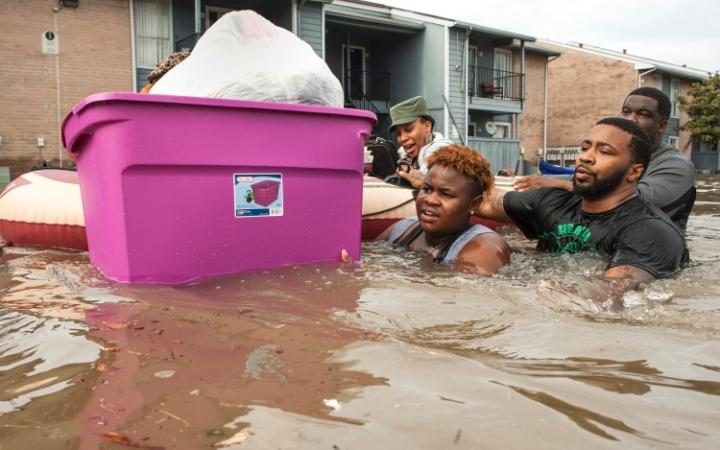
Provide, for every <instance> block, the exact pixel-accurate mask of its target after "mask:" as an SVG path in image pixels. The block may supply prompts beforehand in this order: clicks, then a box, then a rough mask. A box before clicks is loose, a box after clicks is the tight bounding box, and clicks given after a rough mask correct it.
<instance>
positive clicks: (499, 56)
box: [493, 48, 515, 98]
mask: <svg viewBox="0 0 720 450" xmlns="http://www.w3.org/2000/svg"><path fill="white" fill-rule="evenodd" d="M494 60H495V62H494V67H493V68H494V69H495V76H494V77H493V78H494V81H493V84H494V85H495V86H496V87H501V88H502V92H497V91H496V95H497V94H500V96H501V97H503V98H514V97H515V96H514V95H513V94H514V93H513V75H514V74H513V54H512V51H510V50H506V49H504V48H496V49H495V58H494Z"/></svg>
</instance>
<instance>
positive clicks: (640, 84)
mask: <svg viewBox="0 0 720 450" xmlns="http://www.w3.org/2000/svg"><path fill="white" fill-rule="evenodd" d="M656 70H657V67H653V68H652V69H648V70H646V71H645V72H640V73H638V83H637V87H641V86H642V77H644V76H645V75H647V74H649V73H651V72H655V71H656Z"/></svg>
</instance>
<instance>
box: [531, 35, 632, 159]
mask: <svg viewBox="0 0 720 450" xmlns="http://www.w3.org/2000/svg"><path fill="white" fill-rule="evenodd" d="M541 45H542V46H543V47H547V48H550V49H552V50H557V51H560V52H562V56H560V57H559V58H557V59H555V60H554V61H552V62H550V65H549V66H548V72H549V73H548V147H575V146H578V145H579V144H580V142H581V140H582V139H583V138H584V137H585V135H586V133H587V132H588V131H589V130H590V128H592V126H593V124H594V123H595V122H597V121H598V120H599V119H601V118H603V117H607V116H617V115H618V114H619V113H620V111H621V109H622V104H623V101H624V100H625V97H626V96H627V94H628V93H629V92H630V91H631V90H633V89H635V88H636V87H637V70H635V67H634V66H633V65H632V64H629V63H626V62H622V61H617V60H613V59H610V58H607V57H604V56H597V55H592V54H589V53H586V52H582V51H578V50H572V49H569V48H566V47H558V46H554V45H550V44H547V43H543V44H541Z"/></svg>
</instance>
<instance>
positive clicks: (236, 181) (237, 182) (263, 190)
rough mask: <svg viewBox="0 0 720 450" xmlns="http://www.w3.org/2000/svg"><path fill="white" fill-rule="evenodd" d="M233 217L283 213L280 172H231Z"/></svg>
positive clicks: (279, 214)
mask: <svg viewBox="0 0 720 450" xmlns="http://www.w3.org/2000/svg"><path fill="white" fill-rule="evenodd" d="M233 186H234V189H235V191H234V194H235V195H234V197H235V218H239V217H262V216H275V217H277V216H282V215H283V187H282V174H279V173H235V174H233Z"/></svg>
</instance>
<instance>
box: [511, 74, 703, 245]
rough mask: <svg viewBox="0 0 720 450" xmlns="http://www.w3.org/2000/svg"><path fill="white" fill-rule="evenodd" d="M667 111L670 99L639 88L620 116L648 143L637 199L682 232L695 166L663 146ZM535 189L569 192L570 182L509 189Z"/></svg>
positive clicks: (544, 181) (540, 180) (521, 182)
mask: <svg viewBox="0 0 720 450" xmlns="http://www.w3.org/2000/svg"><path fill="white" fill-rule="evenodd" d="M671 109H672V108H671V104H670V99H669V98H668V96H667V95H665V93H663V91H661V90H659V89H655V88H651V87H640V88H637V89H635V90H633V91H632V92H630V94H628V96H627V98H626V99H625V102H624V103H623V106H622V110H621V112H620V116H621V117H624V118H626V119H630V120H632V121H633V122H635V123H637V124H638V125H639V126H640V128H642V129H643V131H644V132H645V133H647V136H648V138H649V139H650V144H651V152H650V162H649V163H648V165H647V167H645V171H644V172H643V176H642V178H641V179H640V180H638V186H637V189H638V194H639V195H640V198H641V199H643V201H645V202H648V203H650V204H652V205H654V206H656V207H658V208H660V209H661V210H662V211H663V212H664V213H666V214H667V215H668V216H669V217H670V219H672V221H673V223H674V224H675V225H676V226H677V227H678V228H680V229H681V230H682V231H685V228H687V221H688V216H690V211H691V210H692V207H693V204H694V203H695V165H694V164H693V163H692V161H690V160H689V159H688V158H686V157H685V156H684V155H683V154H682V153H680V151H679V150H678V149H676V148H675V147H673V146H671V145H668V144H663V136H664V135H665V130H666V129H667V126H668V119H669V118H670V110H671ZM539 187H561V188H563V189H565V190H567V191H570V192H572V190H573V184H572V181H571V180H561V179H557V178H552V177H543V176H540V175H530V176H527V177H518V178H516V179H515V182H514V183H513V188H515V189H516V190H518V191H521V192H522V191H527V190H531V189H537V188H539Z"/></svg>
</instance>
